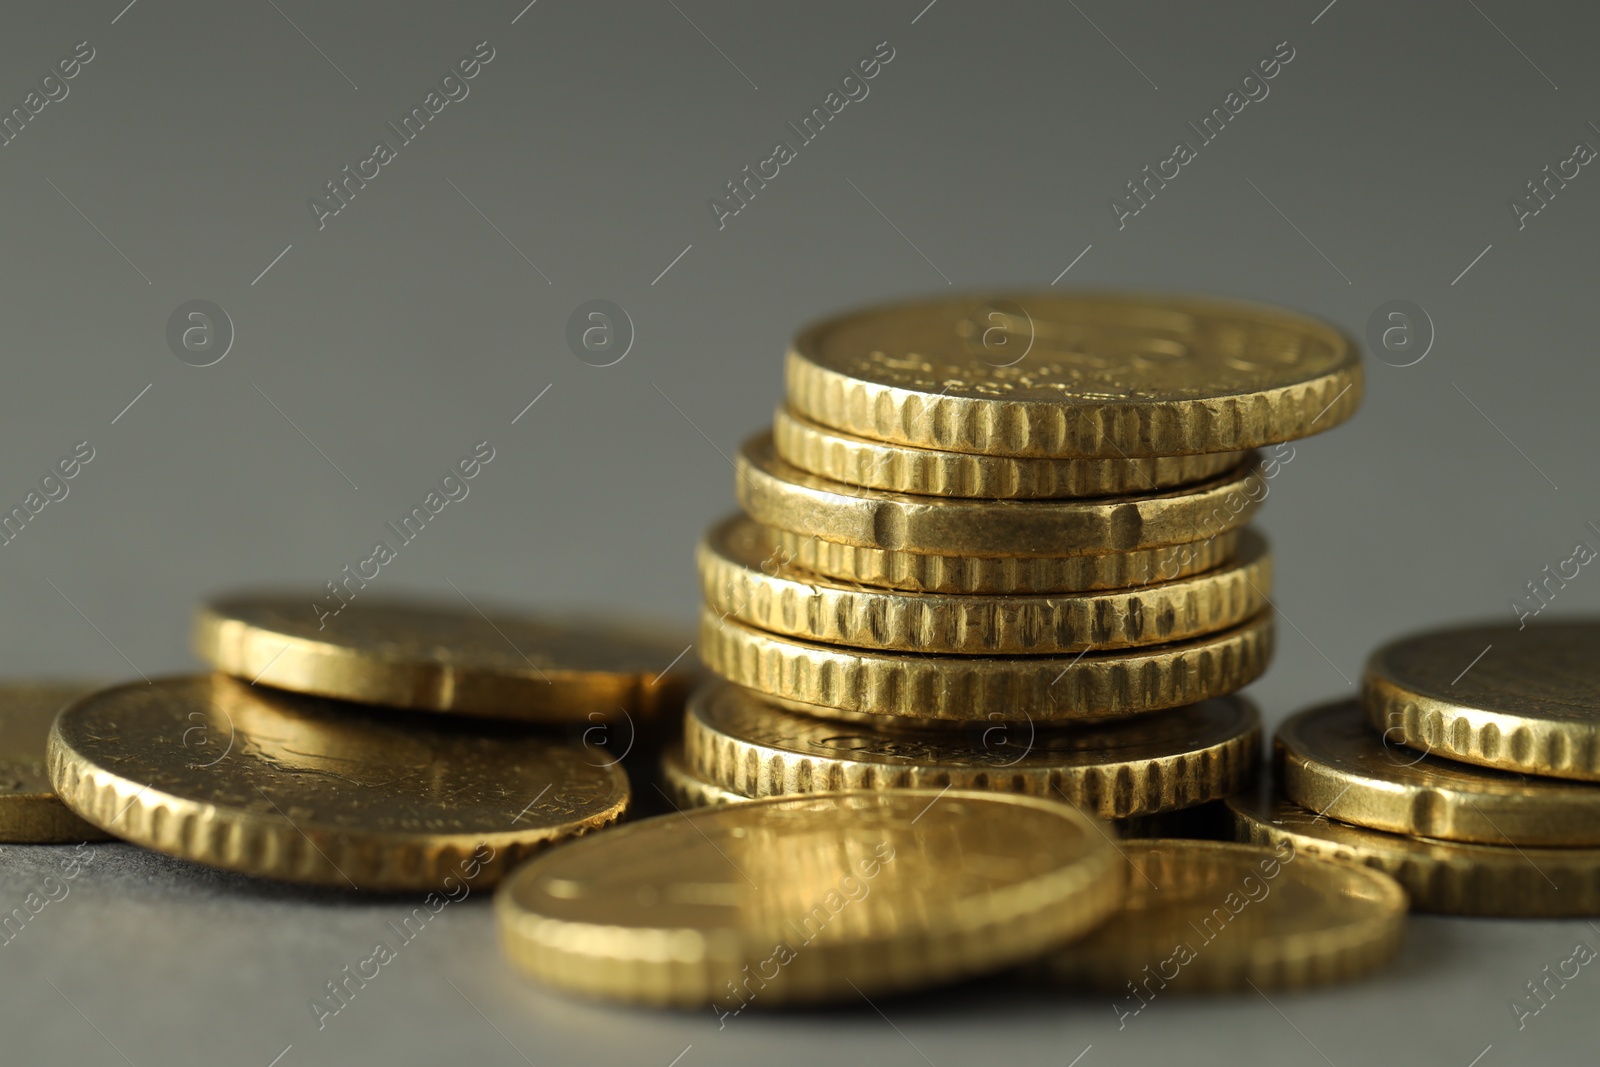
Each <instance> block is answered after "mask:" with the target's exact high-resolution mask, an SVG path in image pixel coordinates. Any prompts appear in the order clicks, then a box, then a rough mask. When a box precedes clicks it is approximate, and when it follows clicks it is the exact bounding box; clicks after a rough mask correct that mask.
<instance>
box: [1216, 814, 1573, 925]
mask: <svg viewBox="0 0 1600 1067" xmlns="http://www.w3.org/2000/svg"><path fill="white" fill-rule="evenodd" d="M1225 803H1226V805H1227V807H1228V809H1229V810H1230V811H1231V812H1232V814H1233V819H1234V835H1235V836H1236V837H1238V838H1239V839H1240V840H1241V841H1249V842H1252V843H1254V844H1258V845H1267V846H1271V847H1277V846H1278V845H1280V844H1283V843H1288V844H1289V845H1292V846H1293V847H1294V848H1295V849H1296V850H1298V851H1299V852H1302V853H1305V854H1306V855H1310V856H1321V857H1324V858H1326V859H1333V860H1340V861H1343V862H1347V863H1352V864H1364V865H1366V866H1368V867H1372V868H1374V869H1376V870H1380V871H1383V872H1385V873H1386V874H1389V875H1391V876H1392V877H1394V878H1395V879H1396V880H1397V881H1398V882H1399V883H1400V884H1401V885H1403V886H1404V887H1405V889H1406V892H1407V893H1409V894H1410V897H1411V907H1412V908H1413V909H1414V910H1416V911H1426V912H1435V913H1437V914H1440V915H1481V916H1497V917H1502V918H1510V919H1531V918H1545V919H1554V918H1574V917H1580V916H1590V915H1600V849H1595V848H1513V847H1512V846H1510V845H1505V846H1500V845H1473V844H1465V843H1462V842H1458V841H1439V840H1435V839H1432V838H1426V837H1408V836H1405V835H1403V834H1391V833H1385V832H1384V831H1382V830H1368V829H1367V828H1365V827H1362V826H1351V825H1349V824H1347V823H1342V822H1337V821H1335V820H1333V819H1328V818H1325V817H1324V816H1321V815H1318V814H1317V813H1316V812H1314V811H1308V810H1307V809H1305V808H1302V807H1300V806H1299V805H1298V804H1295V803H1293V802H1291V801H1288V800H1284V799H1283V798H1281V797H1274V796H1270V795H1267V794H1266V793H1265V791H1261V792H1257V791H1255V790H1252V791H1249V792H1246V793H1242V794H1240V795H1238V796H1234V797H1229V798H1228V800H1227V801H1226V802H1225Z"/></svg>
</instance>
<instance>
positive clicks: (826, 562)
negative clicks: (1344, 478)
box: [765, 527, 1243, 596]
mask: <svg viewBox="0 0 1600 1067" xmlns="http://www.w3.org/2000/svg"><path fill="white" fill-rule="evenodd" d="M765 529H766V535H767V537H769V538H770V539H771V540H772V544H773V552H774V555H773V556H772V559H773V560H774V561H775V562H776V564H777V565H787V564H788V563H791V562H792V563H793V564H794V565H795V566H796V567H799V568H800V569H801V570H805V571H810V572H811V573H813V574H820V575H823V576H824V577H827V578H833V579H836V580H838V581H842V582H854V583H858V584H861V585H877V586H883V587H885V588H888V589H905V590H910V591H914V592H921V593H972V594H978V595H988V594H995V595H1002V596H1003V595H1011V594H1027V593H1081V592H1088V591H1090V590H1097V589H1128V588H1132V587H1135V586H1146V585H1150V584H1153V583H1156V582H1170V581H1174V580H1176V579H1178V578H1187V577H1189V576H1191V575H1195V574H1203V573H1205V572H1206V571H1209V570H1211V569H1213V568H1215V567H1220V566H1222V565H1223V564H1225V563H1227V562H1228V561H1229V560H1231V559H1233V558H1234V557H1235V555H1236V554H1237V546H1238V542H1239V538H1240V536H1241V535H1242V533H1243V531H1241V530H1230V531H1227V532H1224V533H1219V534H1217V535H1216V536H1215V537H1208V538H1206V539H1204V540H1202V541H1189V542H1185V543H1183V544H1177V545H1170V546H1168V547H1165V548H1144V549H1135V550H1134V551H1131V552H1106V553H1102V554H1100V555H1095V556H991V557H983V556H939V555H929V554H927V553H923V552H886V551H884V550H882V549H877V548H859V547H857V546H855V545H843V544H839V543H838V542H836V541H824V540H822V539H821V538H819V537H813V536H810V535H808V534H798V533H792V532H790V531H788V530H780V529H776V528H774V527H766V528H765Z"/></svg>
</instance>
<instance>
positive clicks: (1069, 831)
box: [495, 789, 1124, 1024]
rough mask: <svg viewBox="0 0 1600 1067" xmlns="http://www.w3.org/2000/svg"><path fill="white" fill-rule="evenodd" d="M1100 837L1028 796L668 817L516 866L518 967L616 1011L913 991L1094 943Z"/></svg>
mask: <svg viewBox="0 0 1600 1067" xmlns="http://www.w3.org/2000/svg"><path fill="white" fill-rule="evenodd" d="M1123 869H1124V864H1123V862H1122V859H1121V857H1119V856H1118V855H1117V853H1116V850H1115V849H1114V847H1113V846H1112V843H1111V839H1110V838H1109V837H1108V836H1107V831H1106V830H1104V829H1103V828H1101V827H1099V826H1096V825H1094V823H1093V821H1092V820H1090V819H1089V818H1088V817H1087V816H1085V815H1083V814H1081V813H1079V812H1078V811H1076V810H1075V809H1073V808H1070V807H1068V806H1067V805H1065V804H1058V803H1051V802H1049V801H1044V800H1038V799H1035V798H1032V797H1021V796H1002V795H1000V794H994V793H967V792H961V791H957V790H950V791H948V792H942V791H940V790H931V789H930V790H906V791H903V792H892V793H823V794H817V795H814V796H807V797H778V798H769V799H766V800H755V801H750V802H748V803H744V804H731V805H727V806H724V807H718V808H702V809H700V810H698V811H691V812H687V813H684V814H679V815H663V816H661V817H660V818H656V819H648V820H646V821H644V822H638V823H634V824H632V825H630V826H625V827H622V828H621V829H618V830H614V831H611V832H608V833H604V834H596V835H595V836H593V837H590V838H587V839H585V840H582V841H579V842H578V843H576V844H574V845H571V846H569V847H567V848H562V849H556V850H552V851H551V852H550V853H549V854H547V855H545V856H543V857H541V858H540V859H538V860H535V861H534V862H532V863H529V864H527V865H525V866H523V867H521V868H519V869H518V870H517V871H516V872H515V873H514V874H513V875H512V876H511V877H510V878H509V879H507V880H506V882H505V884H504V885H503V886H502V887H501V889H500V892H499V893H498V895H497V896H496V899H495V905H496V911H497V913H498V918H499V920H500V923H499V925H500V933H501V940H502V943H503V944H504V946H505V948H506V951H507V953H508V954H509V955H510V956H511V959H512V961H513V962H514V963H516V964H517V965H518V966H519V967H521V968H522V969H523V970H525V971H527V972H528V973H530V974H532V975H534V976H536V977H538V978H540V979H541V980H543V981H545V982H547V983H549V984H551V985H554V986H556V987H558V988H560V989H563V990H567V991H569V992H573V993H581V994H585V995H588V996H594V997H604V998H607V999H611V1000H624V1001H633V1002H637V1003H644V1004H655V1005H673V1006H680V1007H693V1006H699V1005H705V1004H710V1005H711V1006H712V1007H713V1008H714V1009H716V1011H717V1014H718V1015H719V1017H720V1018H721V1019H722V1020H723V1022H724V1024H726V1022H727V1019H728V1017H729V1016H732V1015H735V1014H737V1013H739V1012H741V1011H743V1010H744V1009H745V1008H747V1007H753V1008H765V1007H770V1006H775V1005H779V1004H789V1003H798V1002H816V1001H824V1000H830V999H844V1000H851V1001H855V1000H859V999H860V997H861V996H868V997H871V996H874V995H876V994H879V993H888V992H894V991H897V990H904V989H913V988H919V987H923V986H929V985H934V984H936V983H939V982H944V981H950V980H953V979H956V978H960V977H963V976H966V975H971V974H976V973H981V972H984V971H989V970H994V969H997V968H1000V967H1003V966H1006V965H1008V964H1011V963H1015V962H1019V961H1021V960H1023V959H1026V958H1028V957H1031V956H1033V955H1036V954H1037V953H1038V952H1039V951H1041V950H1042V949H1045V948H1047V947H1049V946H1051V945H1056V944H1060V943H1062V942H1065V941H1068V940H1070V939H1072V938H1073V937H1076V936H1078V935H1079V934H1082V933H1083V932H1085V931H1086V930H1089V929H1091V928H1093V927H1094V926H1095V925H1096V924H1098V923H1099V922H1101V921H1102V920H1103V919H1104V918H1105V916H1106V915H1107V914H1109V913H1110V912H1112V911H1114V910H1115V909H1116V907H1117V905H1118V904H1119V903H1120V902H1121V898H1122V890H1123V880H1124V873H1123Z"/></svg>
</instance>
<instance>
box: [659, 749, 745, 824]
mask: <svg viewBox="0 0 1600 1067" xmlns="http://www.w3.org/2000/svg"><path fill="white" fill-rule="evenodd" d="M661 781H662V784H663V785H664V786H665V787H666V792H667V797H668V799H670V800H671V801H672V803H673V805H674V806H675V807H677V808H679V809H680V810H681V809H689V808H714V807H717V806H718V805H719V804H737V803H739V802H740V801H744V800H749V799H751V798H750V797H747V796H745V795H744V794H742V793H735V792H734V791H733V790H731V789H724V788H723V787H722V786H720V785H716V784H714V783H712V782H708V781H706V780H705V779H704V778H702V777H700V776H699V775H698V774H696V773H694V771H692V770H690V769H689V766H688V764H686V763H685V762H684V759H683V746H682V745H673V746H671V747H670V748H666V749H664V750H662V753H661Z"/></svg>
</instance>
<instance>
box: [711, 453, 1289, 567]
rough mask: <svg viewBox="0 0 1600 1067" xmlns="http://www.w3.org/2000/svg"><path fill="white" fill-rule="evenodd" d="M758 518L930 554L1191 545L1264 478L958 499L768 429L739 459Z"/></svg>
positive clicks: (1247, 512)
mask: <svg viewBox="0 0 1600 1067" xmlns="http://www.w3.org/2000/svg"><path fill="white" fill-rule="evenodd" d="M735 466H736V467H737V471H738V477H737V479H736V480H735V483H734V484H735V488H736V490H737V493H738V498H739V506H740V507H741V508H743V509H744V511H745V513H746V514H747V515H749V516H750V517H751V518H752V519H755V520H756V521H757V522H760V523H763V524H765V525H767V526H776V527H778V528H780V529H784V530H791V531H793V532H795V533H797V534H800V535H802V536H809V537H816V538H820V539H821V540H824V541H838V542H840V543H843V544H849V545H856V546H858V547H861V548H875V549H879V550H884V551H891V552H925V553H929V554H932V555H954V556H959V555H975V556H991V557H992V556H1072V555H1098V554H1102V553H1106V552H1132V551H1138V550H1140V549H1148V548H1165V547H1170V546H1172V545H1176V544H1189V543H1191V542H1194V541H1201V540H1204V539H1206V538H1208V537H1215V536H1216V535H1218V534H1222V533H1227V532H1228V531H1230V530H1236V529H1238V528H1239V527H1241V526H1243V525H1244V524H1245V523H1247V522H1249V521H1250V517H1251V516H1252V515H1253V514H1255V511H1256V509H1257V508H1258V507H1259V506H1260V504H1261V501H1263V500H1265V499H1266V496H1267V492H1268V484H1267V480H1266V477H1265V475H1264V474H1263V473H1262V470H1261V466H1260V464H1259V462H1258V461H1257V460H1256V459H1255V458H1254V457H1252V459H1251V461H1250V462H1248V463H1246V464H1244V465H1242V466H1239V467H1237V468H1235V469H1234V470H1232V471H1229V472H1227V473H1225V474H1222V475H1220V476H1218V477H1216V478H1213V479H1211V480H1210V481H1207V482H1202V483H1200V484H1199V485H1192V486H1185V487H1183V488H1182V489H1171V490H1167V491H1165V492H1160V493H1149V494H1144V495H1140V496H1120V497H1094V498H1091V499H1084V500H955V499H941V498H938V497H917V496H910V495H908V494H904V493H885V492H882V491H880V490H877V489H863V488H861V487H859V486H853V485H846V484H845V483H844V482H834V481H829V480H828V479H826V478H818V477H817V476H816V475H814V474H807V473H806V472H805V471H802V470H800V469H798V468H796V467H791V466H790V465H789V464H787V463H785V462H783V460H781V459H779V458H778V456H777V453H776V452H775V451H774V450H773V448H772V438H771V436H770V435H765V434H763V435H760V436H757V437H755V438H752V439H751V440H749V441H747V442H745V445H744V447H743V448H742V449H740V451H739V454H738V456H737V457H736V459H735Z"/></svg>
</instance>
